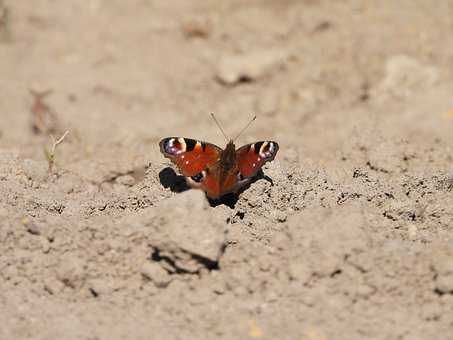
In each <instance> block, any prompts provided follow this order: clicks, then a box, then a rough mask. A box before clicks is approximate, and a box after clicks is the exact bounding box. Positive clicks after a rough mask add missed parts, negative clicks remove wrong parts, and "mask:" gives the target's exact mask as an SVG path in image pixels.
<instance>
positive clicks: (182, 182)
mask: <svg viewBox="0 0 453 340" xmlns="http://www.w3.org/2000/svg"><path fill="white" fill-rule="evenodd" d="M159 181H160V184H162V186H163V187H164V188H170V190H171V191H172V192H183V191H186V190H189V189H190V187H189V186H188V185H187V183H186V178H185V177H184V176H181V175H178V174H177V173H176V172H175V170H173V169H172V168H170V167H166V168H165V169H162V170H161V171H160V172H159Z"/></svg>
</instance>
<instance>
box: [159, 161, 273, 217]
mask: <svg viewBox="0 0 453 340" xmlns="http://www.w3.org/2000/svg"><path fill="white" fill-rule="evenodd" d="M260 179H264V180H266V181H268V182H270V183H271V185H274V182H273V181H272V178H270V177H269V176H266V175H265V174H264V172H263V171H262V170H259V171H258V173H257V174H256V175H255V176H254V177H253V178H252V179H251V180H250V181H249V182H248V183H247V184H246V185H244V186H243V187H242V188H240V189H239V190H238V191H237V192H235V193H229V194H226V195H223V196H222V197H220V198H217V199H212V198H209V197H207V199H208V201H209V204H210V205H211V207H217V206H218V205H222V204H224V205H226V206H227V207H229V208H231V209H233V208H234V207H235V205H236V203H237V201H238V200H239V196H240V194H241V193H242V192H244V191H245V190H247V189H248V188H249V187H250V185H252V184H253V183H255V182H256V181H258V180H260ZM159 180H160V184H162V186H163V187H164V188H169V189H170V190H171V191H172V192H176V193H180V192H183V191H187V190H189V189H191V188H190V187H189V186H188V185H187V183H186V178H185V177H184V176H181V175H178V174H177V173H176V172H175V170H173V169H172V168H170V167H166V168H165V169H162V170H161V171H160V172H159Z"/></svg>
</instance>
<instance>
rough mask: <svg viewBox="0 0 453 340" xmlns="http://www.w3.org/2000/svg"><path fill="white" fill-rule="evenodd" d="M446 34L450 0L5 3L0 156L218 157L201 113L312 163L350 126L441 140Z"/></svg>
mask: <svg viewBox="0 0 453 340" xmlns="http://www.w3.org/2000/svg"><path fill="white" fill-rule="evenodd" d="M452 33H453V2H452V1H437V2H435V3H433V2H432V1H428V0H407V1H406V0H401V1H397V2H395V1H377V0H376V1H366V2H364V1H357V0H345V1H315V0H298V1H295V0H281V1H272V0H250V1H246V2H244V1H235V0H230V1H221V2H219V1H205V0H199V1H197V0H194V1H187V0H173V1H158V0H132V1H127V2H125V1H117V0H108V1H107V0H87V1H71V0H67V1H53V0H35V1H33V4H31V3H30V1H24V0H14V1H12V0H10V1H8V0H3V1H1V2H0V76H1V79H2V84H1V91H0V119H1V125H0V133H1V138H0V146H1V147H2V148H14V149H19V150H20V152H21V153H23V154H24V155H25V156H27V157H35V158H42V157H43V156H42V152H41V151H40V150H41V149H42V145H43V144H45V143H47V142H48V135H49V134H50V133H52V134H55V135H58V134H62V132H64V131H65V130H70V134H69V136H68V141H67V142H66V143H65V145H62V146H61V148H67V149H69V150H71V152H64V153H63V154H64V155H63V156H62V157H65V158H66V159H65V162H66V163H73V162H77V161H78V160H79V159H81V158H84V157H93V155H96V158H98V159H99V158H102V157H108V155H107V154H106V153H113V154H115V155H119V154H123V153H124V154H125V156H124V157H129V158H131V157H132V158H134V157H135V158H140V157H145V159H148V160H149V159H150V158H151V159H152V158H153V157H154V156H153V155H156V154H157V147H156V143H157V141H158V140H159V139H161V138H163V137H165V136H172V135H178V136H179V135H181V136H187V137H194V138H198V139H202V140H206V141H210V142H213V143H216V144H219V145H221V146H223V144H224V139H223V137H222V135H221V134H220V131H218V129H217V127H216V126H215V124H214V123H213V121H212V120H211V119H210V117H209V113H210V112H214V113H215V114H216V115H217V117H218V119H219V120H220V121H221V123H222V124H223V126H224V129H225V130H226V131H227V133H229V134H230V135H235V134H236V133H237V132H238V131H239V130H240V128H241V127H242V126H244V125H245V124H246V122H247V121H248V120H249V119H250V118H251V117H252V115H253V114H256V115H258V120H257V121H256V122H255V123H254V124H253V125H252V126H251V127H250V128H249V129H248V131H247V132H246V133H244V134H243V136H241V138H240V140H239V141H238V142H237V144H242V143H246V142H252V141H255V140H261V139H272V140H276V141H278V142H279V143H280V144H281V153H282V152H283V153H284V152H285V150H288V149H289V148H293V149H296V150H299V151H301V152H302V153H303V155H304V157H307V158H312V159H314V160H321V161H323V162H329V161H330V160H331V159H332V158H334V157H335V153H336V152H337V151H338V150H339V149H341V148H344V147H345V144H344V143H348V142H349V141H350V140H351V139H354V138H360V136H361V135H362V132H363V131H372V134H376V135H383V136H384V138H387V137H386V136H396V137H398V138H406V137H407V138H414V140H420V141H422V142H425V141H426V138H432V139H434V138H443V139H447V140H450V141H451V138H452V137H451V133H450V130H451V124H452V121H453V111H452V110H453V105H452V104H453V103H452V100H453V99H452V97H451V93H452V91H451V90H452V89H453V86H452V72H453V68H452V62H453V44H452V43H451V39H452V38H451V37H452ZM367 138H368V137H367ZM102 155H103V156H102ZM156 157H160V156H159V155H157V156H156Z"/></svg>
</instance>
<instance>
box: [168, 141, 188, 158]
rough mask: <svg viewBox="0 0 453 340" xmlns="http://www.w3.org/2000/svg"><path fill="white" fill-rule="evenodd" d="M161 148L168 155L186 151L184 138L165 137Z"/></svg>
mask: <svg viewBox="0 0 453 340" xmlns="http://www.w3.org/2000/svg"><path fill="white" fill-rule="evenodd" d="M163 149H164V151H165V152H166V153H168V154H170V155H178V154H180V153H183V152H185V151H186V142H185V140H184V138H167V139H166V140H165V141H164V142H163Z"/></svg>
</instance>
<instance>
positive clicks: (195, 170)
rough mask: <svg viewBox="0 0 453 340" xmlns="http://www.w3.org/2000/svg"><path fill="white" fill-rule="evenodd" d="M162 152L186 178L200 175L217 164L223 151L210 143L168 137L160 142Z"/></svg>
mask: <svg viewBox="0 0 453 340" xmlns="http://www.w3.org/2000/svg"><path fill="white" fill-rule="evenodd" d="M159 146H160V151H161V152H162V154H163V155H164V156H165V157H166V158H168V159H170V160H171V161H172V162H173V163H174V164H175V165H176V166H177V167H178V168H179V170H180V171H181V174H182V175H184V176H186V177H192V176H197V175H199V174H200V173H201V172H202V171H203V170H205V169H206V168H207V167H208V166H212V165H213V164H215V163H216V162H217V161H218V160H219V158H220V153H221V152H222V149H221V148H219V147H218V146H216V145H214V144H210V143H205V142H201V141H198V140H195V139H190V138H183V137H167V138H164V139H162V140H161V141H160V142H159Z"/></svg>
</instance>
